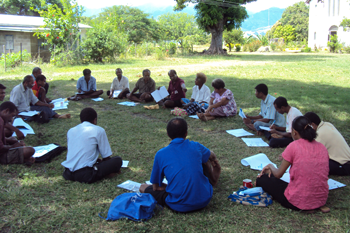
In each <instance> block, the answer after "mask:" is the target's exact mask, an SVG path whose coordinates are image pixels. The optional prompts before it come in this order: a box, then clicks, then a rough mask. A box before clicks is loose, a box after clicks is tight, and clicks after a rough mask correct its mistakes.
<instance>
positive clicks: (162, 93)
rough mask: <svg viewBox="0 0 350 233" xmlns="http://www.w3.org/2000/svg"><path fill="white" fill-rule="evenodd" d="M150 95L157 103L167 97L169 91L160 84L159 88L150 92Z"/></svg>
mask: <svg viewBox="0 0 350 233" xmlns="http://www.w3.org/2000/svg"><path fill="white" fill-rule="evenodd" d="M151 95H152V96H153V99H154V101H155V102H156V103H158V102H159V101H161V100H162V99H164V98H165V97H167V96H168V95H169V92H168V91H167V89H166V88H165V87H164V86H162V87H161V88H159V90H155V91H154V92H152V93H151Z"/></svg>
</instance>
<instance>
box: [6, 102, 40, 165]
mask: <svg viewBox="0 0 350 233" xmlns="http://www.w3.org/2000/svg"><path fill="white" fill-rule="evenodd" d="M17 114H18V110H17V107H16V106H15V105H14V104H13V103H12V102H10V101H6V102H4V103H2V104H1V105H0V163H1V164H21V163H27V164H32V163H34V162H35V158H33V157H32V156H33V154H34V153H35V150H34V148H33V147H28V146H25V144H24V142H23V141H18V140H15V139H8V138H5V132H4V126H5V125H6V124H7V123H10V122H11V121H12V119H13V117H15V116H16V115H17Z"/></svg>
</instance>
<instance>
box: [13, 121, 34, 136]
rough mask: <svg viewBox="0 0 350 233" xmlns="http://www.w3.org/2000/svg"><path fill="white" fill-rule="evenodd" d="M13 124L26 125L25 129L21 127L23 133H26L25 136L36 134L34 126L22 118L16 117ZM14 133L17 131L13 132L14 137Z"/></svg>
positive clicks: (15, 125)
mask: <svg viewBox="0 0 350 233" xmlns="http://www.w3.org/2000/svg"><path fill="white" fill-rule="evenodd" d="M12 125H13V126H14V127H17V126H23V127H25V129H19V130H20V131H21V132H22V133H23V134H25V135H24V136H26V135H27V134H35V133H34V130H33V128H32V127H31V126H30V125H29V124H27V123H25V122H24V121H23V119H22V118H16V119H15V120H14V121H13V124H12ZM14 135H16V133H15V132H14V133H13V135H12V136H13V137H14Z"/></svg>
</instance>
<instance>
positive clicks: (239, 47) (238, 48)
mask: <svg viewBox="0 0 350 233" xmlns="http://www.w3.org/2000/svg"><path fill="white" fill-rule="evenodd" d="M235 47H236V52H239V51H241V45H240V44H236V45H235Z"/></svg>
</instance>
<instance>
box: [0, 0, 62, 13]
mask: <svg viewBox="0 0 350 233" xmlns="http://www.w3.org/2000/svg"><path fill="white" fill-rule="evenodd" d="M45 2H46V4H44V5H42V4H41V0H0V14H9V15H33V16H40V14H39V11H47V10H48V9H47V6H48V5H54V4H56V6H57V7H59V8H61V9H63V5H62V4H61V1H60V0H46V1H45Z"/></svg>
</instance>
